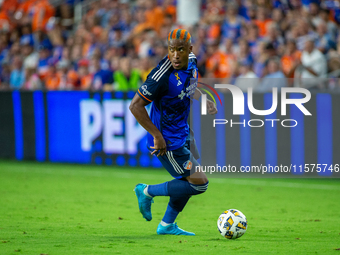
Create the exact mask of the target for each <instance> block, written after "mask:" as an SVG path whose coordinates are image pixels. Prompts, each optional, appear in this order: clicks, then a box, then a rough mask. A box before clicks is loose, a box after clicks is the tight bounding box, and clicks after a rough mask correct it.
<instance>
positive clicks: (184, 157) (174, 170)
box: [158, 138, 199, 179]
mask: <svg viewBox="0 0 340 255" xmlns="http://www.w3.org/2000/svg"><path fill="white" fill-rule="evenodd" d="M158 158H159V160H160V161H161V163H162V165H163V166H164V167H165V169H166V170H167V171H168V172H169V173H170V174H171V176H172V177H174V178H176V179H181V178H182V177H187V176H190V175H191V174H193V173H195V169H196V166H199V163H198V162H197V159H199V153H198V150H197V147H196V143H195V139H193V138H192V139H189V138H188V139H187V140H186V142H185V144H184V145H183V146H182V147H180V148H178V149H176V150H173V151H167V152H166V154H165V155H164V156H159V157H158Z"/></svg>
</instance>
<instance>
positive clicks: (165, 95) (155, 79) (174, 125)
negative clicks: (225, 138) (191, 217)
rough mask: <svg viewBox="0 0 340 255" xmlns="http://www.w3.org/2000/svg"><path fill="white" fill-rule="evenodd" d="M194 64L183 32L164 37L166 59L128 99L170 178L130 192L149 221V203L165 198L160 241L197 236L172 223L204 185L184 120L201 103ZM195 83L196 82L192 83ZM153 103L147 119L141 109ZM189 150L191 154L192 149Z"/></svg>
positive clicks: (211, 106) (213, 109) (209, 106)
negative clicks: (193, 103) (196, 102)
mask: <svg viewBox="0 0 340 255" xmlns="http://www.w3.org/2000/svg"><path fill="white" fill-rule="evenodd" d="M196 63H197V60H196V57H195V55H194V54H193V53H192V45H191V36H190V34H189V32H188V31H186V30H184V29H175V30H173V31H171V32H170V33H169V36H168V55H167V56H166V57H165V58H164V59H163V60H162V61H161V62H160V63H159V64H158V66H157V67H156V68H154V69H153V70H152V71H151V72H150V73H149V75H148V77H147V80H146V81H145V82H144V84H143V85H142V86H141V87H140V88H139V89H138V91H137V93H136V95H135V96H134V98H133V99H132V102H131V105H130V111H131V112H132V114H133V115H134V116H135V118H136V119H137V121H138V122H139V123H140V125H142V126H143V127H144V128H145V129H146V130H147V131H148V134H147V146H148V148H149V150H150V151H151V154H152V155H157V157H158V158H159V160H160V161H161V163H162V165H163V166H164V167H165V168H166V170H167V171H168V172H169V173H170V174H171V175H172V177H174V179H173V180H172V181H168V182H165V183H161V184H157V185H146V184H141V183H140V184H137V185H136V187H135V189H134V191H135V193H136V196H137V198H138V204H139V210H140V212H141V213H142V215H143V217H144V218H145V219H146V220H147V221H150V220H151V219H152V215H151V203H153V197H155V196H169V197H170V201H169V204H168V207H167V209H166V212H165V215H164V217H163V219H162V221H161V223H160V224H159V225H158V228H157V234H159V235H195V234H194V233H191V232H187V231H184V230H182V229H180V228H179V227H178V226H177V224H176V223H174V222H175V219H176V217H177V215H178V214H179V213H180V212H181V211H182V210H183V208H184V206H185V205H186V203H187V202H188V200H189V198H190V197H191V196H192V195H198V194H201V193H203V192H205V191H206V190H207V188H208V183H209V182H208V179H207V177H206V175H205V173H203V172H199V171H198V172H194V171H193V170H194V169H195V167H196V166H198V165H199V164H198V162H197V160H196V159H198V158H199V155H198V153H197V152H196V151H197V149H196V147H195V141H194V138H193V135H192V134H191V135H190V133H191V132H190V129H189V125H188V123H187V119H188V116H189V112H190V104H191V99H190V95H193V97H194V98H195V99H199V97H200V96H201V92H200V91H199V90H198V89H197V88H196V87H197V82H190V80H191V79H195V80H196V81H197V76H198V74H197V66H196ZM195 80H194V81H195ZM151 102H152V106H151V111H150V116H149V115H148V113H147V111H146V109H145V106H146V105H148V104H150V103H151ZM207 109H208V112H209V113H210V114H216V113H217V109H216V106H215V104H214V103H213V102H212V101H210V100H207ZM190 146H191V148H190Z"/></svg>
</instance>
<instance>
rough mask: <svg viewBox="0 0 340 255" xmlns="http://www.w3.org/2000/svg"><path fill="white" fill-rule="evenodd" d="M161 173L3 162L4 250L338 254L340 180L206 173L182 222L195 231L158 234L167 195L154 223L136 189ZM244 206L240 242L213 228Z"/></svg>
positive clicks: (0, 228) (158, 201) (0, 221)
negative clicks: (203, 186) (228, 211)
mask: <svg viewBox="0 0 340 255" xmlns="http://www.w3.org/2000/svg"><path fill="white" fill-rule="evenodd" d="M170 179H171V177H170V176H169V175H168V174H167V172H166V171H165V170H163V169H162V170H155V169H140V168H139V169H132V168H118V167H104V166H81V165H61V164H45V163H34V162H13V161H0V194H1V196H0V254H49V255H54V254H63V255H64V254H132V253H135V254H164V253H169V254H171V253H174V252H176V253H185V254H222V253H228V254H238V253H246V254H270V253H275V254H288V253H291V254H311V253H313V254H340V250H339V249H340V229H339V226H340V217H339V211H340V204H339V195H340V181H339V180H334V179H333V180H330V179H327V180H326V179H227V178H211V179H210V185H209V189H208V191H207V192H206V193H204V194H202V195H199V196H194V197H192V198H191V199H190V201H189V203H188V204H187V206H186V208H185V210H184V212H183V213H181V214H180V215H179V217H178V218H177V222H178V225H179V226H180V227H181V228H183V229H185V230H188V231H192V232H195V233H196V236H195V237H185V236H158V235H157V234H156V227H157V225H158V223H159V222H160V220H161V218H162V216H163V213H164V210H165V208H166V205H167V201H168V199H167V198H166V197H157V198H155V203H154V204H153V205H152V213H153V220H152V221H151V222H146V221H145V220H144V219H143V218H142V216H141V214H140V213H139V211H138V205H137V199H136V197H135V195H134V192H133V188H134V186H135V184H137V183H139V182H144V183H148V184H156V183H160V182H164V181H167V180H170ZM230 208H236V209H239V210H241V211H242V212H243V213H244V214H245V215H246V216H247V219H248V224H249V225H248V230H247V232H246V234H245V235H244V236H242V237H241V238H240V239H236V240H227V239H225V238H224V237H222V236H221V235H220V234H219V232H218V230H217V227H216V222H217V219H218V216H219V214H220V213H222V212H223V211H224V210H226V209H230Z"/></svg>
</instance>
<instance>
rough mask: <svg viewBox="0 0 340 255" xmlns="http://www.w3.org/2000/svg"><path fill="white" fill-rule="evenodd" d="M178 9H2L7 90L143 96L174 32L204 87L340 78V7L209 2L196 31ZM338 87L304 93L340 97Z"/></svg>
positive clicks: (145, 3) (112, 2)
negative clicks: (186, 34) (190, 49)
mask: <svg viewBox="0 0 340 255" xmlns="http://www.w3.org/2000/svg"><path fill="white" fill-rule="evenodd" d="M176 4H177V3H176V1H175V0H158V1H157V0H135V1H132V0H130V1H129V0H99V1H93V0H91V1H85V0H84V1H77V0H68V1H48V0H26V1H20V0H11V1H2V5H1V8H0V62H1V65H0V82H1V83H0V89H1V90H7V89H23V90H35V89H46V90H105V91H119V90H122V91H127V90H136V88H138V85H140V84H141V83H142V82H143V80H145V78H146V74H147V72H148V71H149V70H150V66H154V65H155V64H156V63H157V62H158V61H159V60H160V59H162V58H163V57H164V55H166V54H167V46H166V44H165V42H166V36H167V33H168V32H169V31H171V29H173V28H174V27H183V28H185V29H188V30H189V31H190V33H191V34H192V37H193V46H194V52H195V54H196V56H197V59H198V66H199V73H200V77H203V78H219V79H223V80H224V81H225V82H229V83H232V84H235V82H236V81H237V78H238V77H241V78H242V77H243V78H244V77H252V78H254V79H256V80H255V81H256V82H253V83H252V84H255V85H257V84H259V86H260V84H264V83H265V82H266V80H265V79H266V77H277V78H280V77H287V78H295V79H299V78H303V77H311V78H313V77H316V78H332V79H333V78H338V77H339V76H340V37H339V28H340V27H339V24H340V1H339V0H333V1H332V0H325V1H318V0H304V1H298V0H235V1H227V4H226V1H223V0H203V1H202V2H201V19H200V20H199V22H198V23H197V24H195V25H193V26H183V25H181V24H178V23H177V20H176ZM273 58H275V61H274V60H273ZM271 63H272V64H271ZM306 63H307V64H306ZM274 69H275V70H274ZM247 73H248V76H247ZM274 73H275V75H273V74H274ZM276 74H277V75H276ZM249 75H250V76H249ZM338 80H339V79H333V82H331V83H329V82H326V83H325V82H317V83H315V84H310V83H309V84H306V83H303V82H298V83H297V84H298V85H299V86H301V84H302V86H305V87H307V88H313V89H321V88H322V89H325V88H327V89H340V84H339V82H338ZM304 84H305V85H304ZM255 85H254V86H255ZM251 86H253V85H251ZM280 86H281V85H280ZM285 86H296V84H295V83H289V82H287V83H285ZM245 87H249V86H248V85H245ZM260 87H261V86H260ZM262 91H264V90H262Z"/></svg>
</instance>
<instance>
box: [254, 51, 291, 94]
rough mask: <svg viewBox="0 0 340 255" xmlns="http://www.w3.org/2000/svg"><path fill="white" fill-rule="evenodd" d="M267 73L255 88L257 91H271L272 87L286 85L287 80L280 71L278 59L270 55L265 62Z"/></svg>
mask: <svg viewBox="0 0 340 255" xmlns="http://www.w3.org/2000/svg"><path fill="white" fill-rule="evenodd" d="M267 72H268V74H267V75H266V76H265V77H263V80H262V82H261V84H260V86H258V87H257V88H256V91H257V92H263V93H266V92H272V88H278V89H279V88H282V87H286V86H287V80H286V76H285V75H284V73H283V72H282V71H281V66H280V59H279V58H277V57H272V58H270V59H269V60H268V63H267Z"/></svg>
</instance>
